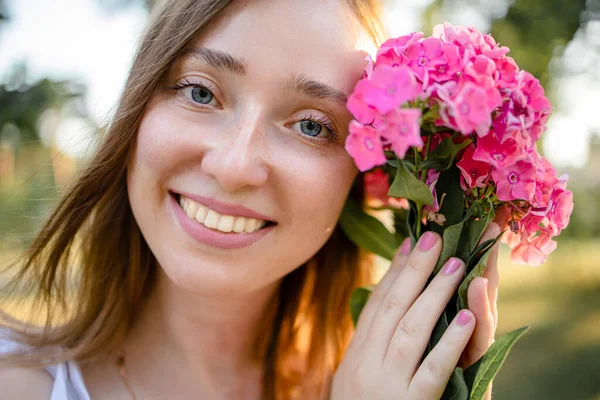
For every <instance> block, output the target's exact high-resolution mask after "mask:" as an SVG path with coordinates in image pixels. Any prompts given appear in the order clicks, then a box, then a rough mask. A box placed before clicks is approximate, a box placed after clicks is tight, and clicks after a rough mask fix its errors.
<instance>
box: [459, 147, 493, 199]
mask: <svg viewBox="0 0 600 400" xmlns="http://www.w3.org/2000/svg"><path fill="white" fill-rule="evenodd" d="M473 153H475V146H474V145H470V146H468V147H467V148H466V149H465V151H464V152H463V154H462V158H461V159H460V161H459V162H458V163H457V164H456V166H457V167H458V169H460V172H461V175H462V178H463V179H461V186H462V187H463V189H464V190H467V188H474V187H476V186H477V187H485V184H484V182H485V181H486V180H487V178H488V175H489V172H490V164H488V163H485V162H481V161H476V160H474V159H473ZM464 184H466V185H464ZM465 186H466V187H465Z"/></svg>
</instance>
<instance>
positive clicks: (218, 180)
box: [0, 0, 383, 399]
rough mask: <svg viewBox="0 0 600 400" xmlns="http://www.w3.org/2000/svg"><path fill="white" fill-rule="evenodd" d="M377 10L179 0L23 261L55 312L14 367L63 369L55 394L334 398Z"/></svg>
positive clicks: (354, 281) (346, 322) (151, 30)
mask: <svg viewBox="0 0 600 400" xmlns="http://www.w3.org/2000/svg"><path fill="white" fill-rule="evenodd" d="M230 3H231V4H230ZM376 3H377V2H376V1H373V0H346V1H336V0H331V1H312V0H311V1H303V2H293V1H278V0H268V1H261V2H246V1H234V2H230V1H198V0H177V1H169V2H165V5H164V7H163V8H161V9H159V10H157V11H156V13H155V15H154V17H153V19H152V21H151V23H150V25H149V27H148V29H147V31H146V34H145V36H144V38H143V39H142V41H141V44H140V47H139V50H138V54H137V56H136V59H135V62H134V65H133V67H132V70H131V72H130V75H129V78H128V81H127V84H126V87H125V89H124V92H123V95H122V97H121V100H120V103H119V107H118V109H117V112H116V114H115V117H114V119H113V120H112V122H111V124H110V125H109V126H108V127H107V128H106V130H105V135H104V141H103V143H102V145H101V146H100V147H99V149H98V152H97V154H96V155H95V156H94V157H93V158H92V160H91V162H90V164H89V166H88V167H87V168H86V169H85V170H84V171H83V172H82V173H81V175H80V176H79V177H78V178H77V179H76V180H75V181H74V182H73V184H72V186H71V188H70V190H68V191H67V193H66V194H65V196H64V198H63V199H62V201H61V202H60V204H59V206H58V207H57V209H56V210H55V211H54V212H53V213H52V215H51V216H50V218H49V220H48V222H47V223H46V225H45V226H44V228H43V229H42V231H41V233H40V234H39V236H38V237H37V238H36V240H35V241H34V242H33V244H32V246H31V248H30V249H29V251H28V253H27V254H26V255H25V257H24V259H23V260H22V262H20V263H18V264H15V265H14V269H15V271H16V275H15V279H14V280H13V282H12V286H13V288H14V289H15V290H16V289H17V288H18V289H19V290H23V289H25V290H29V291H30V293H31V294H32V295H34V296H35V299H36V305H37V306H40V307H46V309H47V310H48V316H47V321H45V324H43V326H44V328H39V329H33V328H31V327H27V326H25V325H24V324H22V323H24V322H25V321H20V322H19V321H13V320H9V319H8V317H7V321H6V323H7V324H10V325H11V326H13V329H12V330H11V331H10V332H7V335H8V336H10V338H11V343H12V344H11V345H10V346H11V347H10V349H12V350H15V351H11V352H10V354H9V355H8V356H4V357H3V363H6V364H8V365H13V366H29V367H36V366H37V367H46V370H47V371H49V372H50V373H51V375H52V376H53V378H54V379H53V380H54V384H53V385H50V386H52V389H49V390H51V395H50V394H49V396H48V397H50V396H51V398H52V399H67V398H69V399H72V398H76V399H87V398H90V397H91V398H94V399H109V398H127V397H133V398H136V397H137V398H144V399H151V398H163V399H164V398H198V397H199V398H211V399H218V398H231V397H234V398H241V397H242V393H243V396H244V398H249V399H258V398H264V399H287V398H303V399H305V398H324V397H326V396H327V395H328V388H329V385H330V382H331V379H332V376H333V373H334V371H335V368H336V366H337V365H338V364H339V363H340V360H341V358H342V356H343V354H344V352H345V349H346V348H347V346H348V343H349V341H350V338H351V336H352V332H353V328H352V322H351V318H350V315H349V312H348V302H349V298H350V294H351V292H352V290H353V289H354V288H355V287H357V286H361V285H365V284H369V283H371V281H370V277H369V272H368V271H369V269H368V265H369V259H368V258H367V257H366V256H361V255H360V254H359V250H358V249H357V248H356V247H355V246H354V245H353V244H352V243H351V242H350V241H349V240H348V238H347V237H346V236H345V235H344V234H343V232H342V231H341V229H340V228H339V225H338V224H337V222H338V218H339V215H340V213H341V211H342V208H343V206H344V203H345V201H346V199H347V198H348V196H352V197H355V198H356V199H358V200H359V201H362V189H361V185H360V184H358V185H353V184H354V183H355V181H356V182H358V183H360V182H361V180H360V179H358V180H357V179H356V178H357V176H359V175H358V171H357V170H356V168H355V167H354V165H353V162H352V160H351V158H350V157H349V156H348V154H347V153H346V151H345V149H344V139H345V137H346V135H347V127H348V124H349V122H350V120H351V115H350V113H349V112H348V111H347V109H346V107H345V102H346V97H347V96H348V94H349V93H350V92H351V91H352V89H353V87H354V85H355V83H356V82H357V80H358V79H359V78H360V77H361V75H362V71H363V68H364V66H365V64H366V63H365V60H364V58H365V53H364V52H363V51H360V50H359V49H357V47H356V43H357V42H359V41H360V40H363V39H364V37H365V36H366V37H369V38H370V39H371V40H372V41H373V42H378V41H379V40H380V39H381V38H382V32H383V28H382V26H381V24H380V22H379V15H378V8H377V5H376ZM75 260H76V261H77V267H75V265H76V264H75ZM71 277H75V281H76V284H75V285H74V286H73V285H71V284H70V282H71ZM67 304H68V306H67ZM61 306H63V309H61ZM66 311H68V314H67V316H68V318H66V320H64V319H63V320H61V317H64V312H66ZM15 327H16V328H15ZM4 343H8V342H6V341H5V342H4ZM17 343H18V345H16V344H17ZM13 344H14V346H13ZM23 350H27V351H23ZM30 350H31V351H30ZM4 371H5V372H0V383H2V386H3V387H5V383H6V384H7V385H6V387H9V390H11V389H10V388H11V387H13V386H15V385H8V384H9V383H11V382H17V381H18V380H19V379H21V380H27V379H37V381H40V385H39V386H36V385H28V386H29V387H36V390H38V391H39V388H43V387H46V386H45V385H47V376H44V374H43V372H44V370H43V369H41V370H36V369H29V370H20V369H19V370H11V369H8V370H4ZM6 371H8V372H6ZM15 371H17V372H15ZM19 371H20V372H23V371H25V372H23V373H31V374H32V375H30V376H29V375H25V376H24V375H22V374H21V375H20V372H19ZM15 374H16V375H17V376H18V377H20V378H19V379H15V378H14V375H15ZM42 381H43V382H42ZM30 382H31V381H30ZM83 382H85V384H84V383H83ZM14 390H15V392H14V393H15V395H14V397H15V398H17V397H18V398H20V399H23V398H27V396H28V395H29V396H33V397H31V398H39V395H38V394H37V393H36V394H33V393H29V394H27V393H23V392H16V390H17V388H16V386H15V387H14ZM18 390H27V389H23V388H22V387H20V388H18ZM10 393H12V392H10ZM10 393H9V396H10ZM16 393H19V394H18V395H17V394H16ZM35 396H38V397H35ZM9 398H10V397H9Z"/></svg>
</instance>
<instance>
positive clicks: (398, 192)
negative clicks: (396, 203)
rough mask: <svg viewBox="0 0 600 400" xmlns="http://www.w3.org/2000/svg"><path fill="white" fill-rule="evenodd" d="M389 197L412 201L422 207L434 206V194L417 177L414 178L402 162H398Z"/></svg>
mask: <svg viewBox="0 0 600 400" xmlns="http://www.w3.org/2000/svg"><path fill="white" fill-rule="evenodd" d="M388 196H394V197H401V198H405V199H408V200H412V201H414V202H415V203H417V204H420V205H422V206H423V205H433V194H431V191H430V190H429V188H428V187H427V185H425V183H423V182H421V181H420V180H419V179H418V178H417V177H416V176H414V175H413V174H412V173H411V172H410V171H409V170H408V169H407V168H406V166H405V165H404V162H403V161H402V160H399V162H398V170H397V172H396V178H395V179H394V182H393V183H392V186H390V190H389V191H388Z"/></svg>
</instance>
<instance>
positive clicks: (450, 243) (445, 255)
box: [433, 222, 464, 275]
mask: <svg viewBox="0 0 600 400" xmlns="http://www.w3.org/2000/svg"><path fill="white" fill-rule="evenodd" d="M463 225H464V222H459V223H458V224H455V225H452V226H449V227H447V228H446V229H444V233H443V237H442V239H443V241H442V254H441V255H440V258H439V259H438V262H437V264H436V266H435V269H434V271H433V274H434V275H435V274H437V273H438V272H439V271H440V269H442V266H443V265H444V264H445V263H446V261H448V259H449V258H450V257H452V256H454V255H455V254H456V249H457V248H458V241H459V239H460V234H461V232H462V229H463Z"/></svg>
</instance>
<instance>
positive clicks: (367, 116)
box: [346, 80, 377, 124]
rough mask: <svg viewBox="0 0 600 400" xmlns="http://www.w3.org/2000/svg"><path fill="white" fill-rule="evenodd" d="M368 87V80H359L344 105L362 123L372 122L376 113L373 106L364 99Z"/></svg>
mask: <svg viewBox="0 0 600 400" xmlns="http://www.w3.org/2000/svg"><path fill="white" fill-rule="evenodd" d="M368 87H369V81H368V80H361V81H359V82H358V83H357V84H356V86H355V87H354V91H353V92H352V94H351V95H350V97H348V101H347V102H346V107H347V108H348V110H350V112H351V113H352V115H353V116H354V118H356V120H358V121H359V122H361V123H363V124H370V123H371V122H373V120H374V119H375V115H376V114H377V110H376V109H375V107H374V106H373V105H370V104H368V103H367V102H366V101H365V93H366V90H367V88H368Z"/></svg>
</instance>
